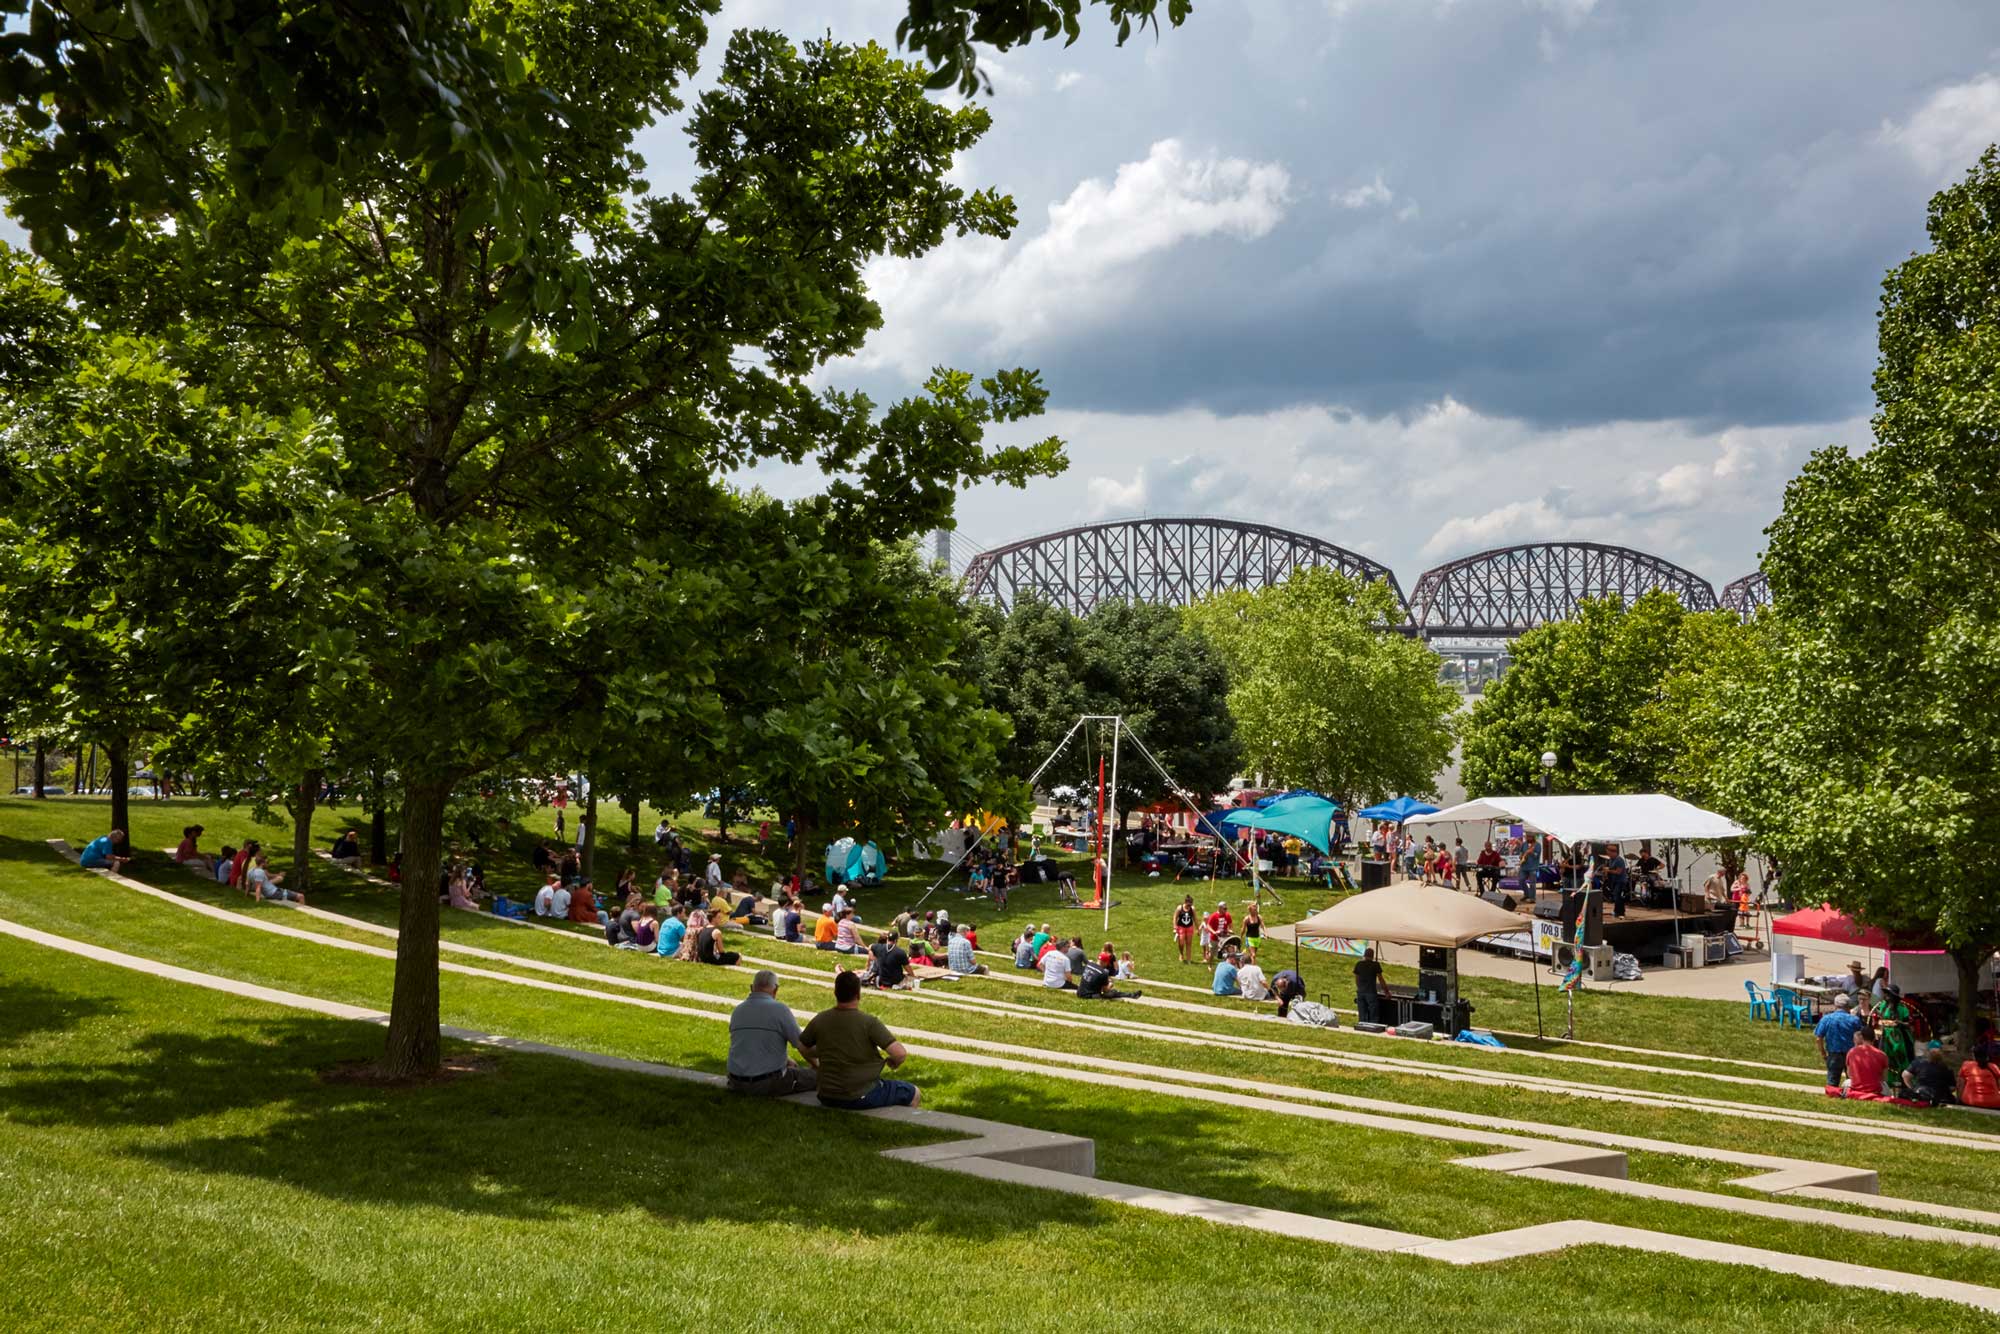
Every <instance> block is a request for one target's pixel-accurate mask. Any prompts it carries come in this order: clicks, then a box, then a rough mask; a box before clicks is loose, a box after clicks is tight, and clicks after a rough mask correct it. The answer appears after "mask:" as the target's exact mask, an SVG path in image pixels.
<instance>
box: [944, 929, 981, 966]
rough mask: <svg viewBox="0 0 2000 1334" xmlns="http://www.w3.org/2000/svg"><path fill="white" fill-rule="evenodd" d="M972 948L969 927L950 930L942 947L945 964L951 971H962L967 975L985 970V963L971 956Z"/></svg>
mask: <svg viewBox="0 0 2000 1334" xmlns="http://www.w3.org/2000/svg"><path fill="white" fill-rule="evenodd" d="M972 950H973V946H972V935H971V931H970V928H967V929H966V930H963V931H954V932H952V933H951V939H950V941H948V942H947V943H946V944H945V947H944V957H945V964H946V966H947V967H949V968H950V969H951V971H952V972H954V973H962V974H964V975H966V976H968V977H976V976H977V975H979V974H980V973H983V972H985V971H986V965H985V964H983V963H981V962H979V960H977V959H975V958H974V957H973V956H972Z"/></svg>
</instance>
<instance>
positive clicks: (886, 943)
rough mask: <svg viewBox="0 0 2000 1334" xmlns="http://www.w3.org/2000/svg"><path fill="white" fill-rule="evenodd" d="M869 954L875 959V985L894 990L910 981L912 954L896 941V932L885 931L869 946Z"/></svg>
mask: <svg viewBox="0 0 2000 1334" xmlns="http://www.w3.org/2000/svg"><path fill="white" fill-rule="evenodd" d="M868 953H869V956H870V957H871V958H873V959H874V961H875V968H874V972H875V985H876V986H878V987H881V988H882V989H883V990H885V991H894V990H896V989H897V988H899V987H902V986H903V985H905V983H907V982H908V981H909V974H910V956H909V954H908V952H907V951H905V950H904V949H903V947H902V946H901V945H898V944H897V943H896V937H895V935H894V933H892V932H888V931H884V932H883V933H882V934H881V935H879V936H877V937H876V938H875V943H874V944H873V945H872V946H870V947H869V950H868Z"/></svg>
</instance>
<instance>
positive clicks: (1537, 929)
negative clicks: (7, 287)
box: [1486, 917, 1562, 959]
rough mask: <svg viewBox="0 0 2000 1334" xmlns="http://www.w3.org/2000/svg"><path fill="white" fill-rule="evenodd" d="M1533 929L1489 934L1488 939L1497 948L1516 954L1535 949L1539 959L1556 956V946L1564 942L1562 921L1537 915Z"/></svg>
mask: <svg viewBox="0 0 2000 1334" xmlns="http://www.w3.org/2000/svg"><path fill="white" fill-rule="evenodd" d="M1531 925H1532V930H1529V931H1513V932H1509V933H1508V934H1506V935H1504V936H1488V937H1486V939H1487V940H1488V941H1489V942H1491V943H1492V945H1493V947H1494V948H1495V949H1502V950H1507V951H1509V952H1511V953H1514V954H1527V953H1529V952H1530V951H1533V953H1534V956H1535V957H1536V958H1537V959H1552V958H1554V957H1555V947H1556V946H1558V945H1560V944H1562V923H1561V922H1550V921H1545V920H1543V919H1542V918H1539V917H1537V918H1536V919H1535V920H1534V922H1533V923H1532V924H1531Z"/></svg>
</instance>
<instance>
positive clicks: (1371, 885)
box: [1361, 857, 1389, 889]
mask: <svg viewBox="0 0 2000 1334" xmlns="http://www.w3.org/2000/svg"><path fill="white" fill-rule="evenodd" d="M1388 887H1389V863H1388V862H1386V861H1377V860H1375V859H1374V858H1373V857H1364V858H1362V860H1361V888H1363V889H1387V888H1388Z"/></svg>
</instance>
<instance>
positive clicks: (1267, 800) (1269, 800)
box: [1256, 787, 1333, 811]
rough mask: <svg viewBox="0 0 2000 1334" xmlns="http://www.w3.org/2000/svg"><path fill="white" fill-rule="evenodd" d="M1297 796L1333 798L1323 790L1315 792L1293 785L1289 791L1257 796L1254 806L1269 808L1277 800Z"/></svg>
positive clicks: (1260, 808) (1290, 798)
mask: <svg viewBox="0 0 2000 1334" xmlns="http://www.w3.org/2000/svg"><path fill="white" fill-rule="evenodd" d="M1297 797H1311V798H1312V799H1313V800H1314V801H1329V802H1330V801H1332V800H1333V798H1331V797H1329V796H1327V795H1326V794H1325V793H1323V792H1315V791H1313V790H1312V789H1311V788H1305V787H1295V788H1293V789H1292V790H1291V791H1289V792H1273V793H1271V794H1270V795H1269V796H1267V797H1259V798H1257V801H1256V806H1257V809H1258V810H1260V811H1264V810H1269V809H1270V808H1271V807H1273V806H1276V805H1277V804H1278V803H1279V802H1282V801H1291V800H1293V799H1294V798H1297Z"/></svg>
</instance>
